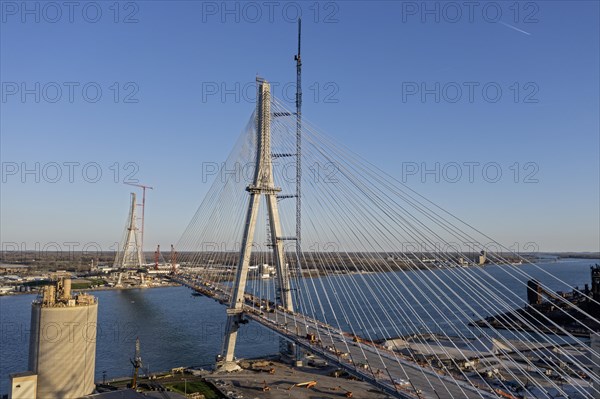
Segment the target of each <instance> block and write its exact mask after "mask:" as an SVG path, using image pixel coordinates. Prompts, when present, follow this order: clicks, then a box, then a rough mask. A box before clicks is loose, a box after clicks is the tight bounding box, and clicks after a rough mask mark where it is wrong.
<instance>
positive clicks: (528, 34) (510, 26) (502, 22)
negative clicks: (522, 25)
mask: <svg viewBox="0 0 600 399" xmlns="http://www.w3.org/2000/svg"><path fill="white" fill-rule="evenodd" d="M499 22H500V23H501V24H502V25H504V26H507V27H509V28H511V29H514V30H516V31H517V32H521V33H524V34H526V35H527V36H531V33H529V32H525V31H524V30H522V29H519V28H517V27H516V26H512V25H511V24H507V23H506V22H504V21H499Z"/></svg>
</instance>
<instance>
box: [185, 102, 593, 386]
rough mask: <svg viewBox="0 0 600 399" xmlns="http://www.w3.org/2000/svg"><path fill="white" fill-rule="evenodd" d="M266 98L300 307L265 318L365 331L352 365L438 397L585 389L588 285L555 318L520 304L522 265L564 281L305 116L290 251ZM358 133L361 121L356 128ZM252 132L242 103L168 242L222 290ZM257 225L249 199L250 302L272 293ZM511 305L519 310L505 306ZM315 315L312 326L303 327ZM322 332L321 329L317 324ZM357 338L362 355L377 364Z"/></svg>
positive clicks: (280, 151)
mask: <svg viewBox="0 0 600 399" xmlns="http://www.w3.org/2000/svg"><path fill="white" fill-rule="evenodd" d="M271 108H272V114H273V118H272V126H271V140H272V141H271V151H272V163H273V171H274V179H275V183H276V185H278V186H280V187H281V189H282V191H281V193H280V196H279V200H278V201H279V212H280V217H281V226H282V229H283V232H284V235H285V236H286V238H285V240H286V241H285V256H286V262H287V264H288V267H289V270H290V271H291V279H292V281H291V286H292V290H293V292H294V295H293V301H294V302H295V303H294V306H295V308H296V310H297V312H296V313H297V314H298V315H301V317H303V318H304V320H303V323H301V324H299V323H298V321H297V319H296V318H295V317H289V319H288V316H286V315H285V313H283V314H282V315H281V316H277V317H283V318H284V320H277V321H278V322H282V323H288V322H289V323H292V325H290V328H295V329H302V328H304V329H305V330H306V331H305V333H309V332H310V331H316V332H317V334H318V335H319V336H318V337H317V341H318V342H325V341H326V340H327V339H329V340H330V341H332V337H333V336H334V335H336V334H337V335H339V334H340V332H343V333H344V334H347V335H348V336H350V337H354V340H355V341H359V342H360V341H362V342H366V343H368V345H366V346H365V345H363V346H360V347H359V348H360V356H361V358H357V355H356V353H357V352H356V351H354V352H353V353H354V355H353V357H352V359H351V360H352V364H354V367H360V366H365V365H366V367H367V369H368V370H370V372H371V373H372V375H373V378H389V379H390V380H392V379H393V378H392V376H391V374H390V369H391V367H392V365H393V366H394V367H396V368H398V369H400V370H402V372H403V374H404V376H403V378H406V379H407V380H409V381H410V382H411V384H412V385H413V388H415V390H416V389H423V390H425V389H428V390H430V391H434V392H436V395H438V397H465V396H472V395H473V392H479V393H477V394H476V395H475V396H482V395H483V394H482V393H481V392H486V391H487V392H494V393H497V392H498V390H499V389H500V390H502V391H504V392H511V393H518V394H519V395H527V396H533V397H548V396H551V397H552V396H557V395H562V396H564V397H590V395H592V394H594V393H597V392H599V389H600V388H599V387H600V376H598V375H596V374H594V372H593V367H598V366H600V365H599V364H597V363H594V360H593V359H594V357H593V355H596V356H598V353H597V352H595V351H594V350H592V349H590V348H588V349H587V350H582V347H583V346H582V345H585V344H586V343H587V338H585V337H584V338H582V337H581V336H580V335H583V336H585V335H590V334H594V330H595V329H597V328H598V327H600V321H599V319H600V316H599V314H598V310H597V309H600V303H598V301H597V300H595V299H594V298H593V297H592V295H591V294H589V292H584V291H577V295H578V298H579V301H578V302H577V303H578V304H586V307H584V306H578V305H576V304H574V303H572V302H570V301H569V299H567V298H563V297H560V296H558V297H556V298H555V301H556V302H557V303H558V306H555V307H556V309H555V312H557V313H559V314H560V316H561V318H562V319H563V320H565V322H563V323H560V324H559V323H557V322H556V320H555V318H550V317H549V316H548V314H547V313H546V312H543V311H542V310H540V309H539V308H538V307H534V306H529V305H527V303H526V302H525V301H524V298H525V296H526V294H527V292H528V288H527V282H528V281H529V280H531V279H533V277H532V276H531V274H530V273H528V272H527V270H530V271H535V272H536V274H541V275H542V276H544V280H545V281H544V283H543V284H542V283H540V287H542V289H544V290H550V287H549V284H551V285H553V286H560V287H562V289H564V290H567V289H570V288H572V287H569V285H568V284H567V283H566V282H565V281H562V280H561V279H559V278H558V277H556V276H554V275H552V274H551V273H550V272H549V271H548V270H546V269H545V268H544V267H542V266H539V265H536V264H534V263H532V262H530V261H529V260H528V258H525V257H522V256H521V255H519V254H516V253H513V252H512V251H510V250H509V249H508V248H506V247H505V246H503V245H501V244H500V243H497V242H496V241H494V240H493V239H491V238H490V237H488V236H486V235H485V234H484V233H482V232H480V231H479V230H477V229H475V228H474V227H472V226H470V225H469V224H467V223H466V222H464V221H462V220H461V219H459V218H458V217H456V216H454V215H452V214H451V213H450V212H448V211H446V210H444V209H442V208H441V207H439V206H438V205H436V204H435V203H433V202H432V201H430V200H428V199H426V198H424V197H423V196H421V195H419V194H418V193H417V192H415V191H414V190H412V189H410V188H409V187H408V186H406V185H404V184H402V183H401V182H399V181H398V180H396V179H395V178H394V177H393V176H391V175H389V174H387V173H385V172H383V171H381V170H379V169H378V168H377V167H375V166H374V165H373V164H372V163H370V162H368V161H367V160H365V159H363V158H361V157H360V156H358V155H357V154H355V153H354V152H352V151H351V150H350V149H348V148H347V147H346V146H344V145H343V144H342V143H339V142H336V141H335V140H334V139H332V138H331V137H328V136H326V135H325V134H323V133H322V132H320V131H319V129H317V128H316V127H315V126H314V125H312V124H311V123H310V122H309V121H307V120H306V119H303V123H302V148H303V150H302V159H301V163H302V165H303V167H304V169H303V171H302V192H301V199H302V251H301V252H299V256H298V254H297V253H296V248H295V241H294V239H293V238H294V237H293V235H294V232H295V231H296V219H295V218H296V212H295V202H294V200H293V198H294V197H295V196H294V195H295V194H296V192H295V184H296V181H295V178H296V169H295V168H296V162H297V160H296V159H295V150H296V138H297V136H296V128H297V125H296V118H295V116H294V113H293V111H291V110H289V109H288V107H287V105H286V104H285V103H283V102H281V101H279V100H278V99H275V98H273V99H272V105H271ZM369 134H374V132H365V135H369ZM256 140H257V138H256V126H255V116H254V114H253V115H252V116H251V117H250V119H249V121H248V124H247V125H246V128H245V129H244V130H243V131H242V133H241V135H240V137H239V138H238V140H237V142H236V144H235V146H234V148H233V150H232V151H231V153H230V155H229V157H228V158H227V160H226V161H225V162H224V163H223V164H222V165H221V167H220V169H219V170H218V171H216V174H215V176H214V182H213V184H212V185H211V187H210V188H209V190H208V192H207V194H206V196H205V197H204V199H203V200H202V203H201V205H200V206H199V208H198V210H197V212H196V214H195V215H194V217H193V218H192V220H191V221H190V223H189V225H188V226H187V228H186V229H185V231H184V233H183V234H182V237H181V239H180V240H179V242H178V244H177V248H178V251H179V259H180V262H181V264H182V266H184V267H185V268H189V270H193V271H194V273H195V274H196V275H197V276H198V278H199V279H201V281H202V282H203V284H206V285H214V286H220V287H225V289H226V290H227V289H229V290H230V289H231V286H232V284H231V282H232V280H233V278H234V276H235V269H236V267H237V261H238V256H239V250H240V240H241V236H242V230H243V224H244V217H245V212H246V209H247V205H248V199H249V195H248V193H246V191H245V188H246V187H247V186H248V185H249V184H250V183H251V182H252V176H253V171H254V162H255V155H256ZM270 234H271V233H270V231H269V224H268V220H267V211H266V206H265V204H261V207H260V209H259V217H258V224H257V226H256V233H255V237H254V242H253V254H252V257H251V265H252V266H251V270H250V272H249V273H250V274H249V280H248V283H247V287H246V292H247V294H248V296H249V297H250V298H252V301H251V302H252V306H253V307H254V308H255V309H256V310H257V311H258V312H268V311H269V309H271V308H273V307H276V306H277V298H276V293H277V286H276V282H275V281H276V279H274V278H272V274H273V270H272V269H271V268H270V267H269V266H272V265H274V259H273V257H272V251H271V248H270V247H269V244H268V243H269V241H270V240H269V235H270ZM483 243H487V244H483ZM489 243H493V244H494V247H495V248H496V250H495V251H489V252H487V253H485V258H486V265H478V259H479V258H478V256H479V251H481V250H483V249H485V248H486V246H487V247H489ZM465 248H467V250H466V251H465V250H464V249H465ZM515 261H518V263H519V264H518V265H516V264H514V263H515ZM229 294H231V292H229ZM524 306H526V307H527V308H528V313H523V312H515V310H516V309H520V308H523V307H524ZM531 315H533V316H531ZM490 316H495V317H494V318H493V320H492V319H490ZM567 322H568V323H567ZM318 323H324V324H323V325H325V326H326V330H323V328H320V329H319V328H316V327H317V324H318ZM566 324H569V328H566V327H565V326H566ZM311 325H314V327H315V329H314V330H310V328H309V326H311ZM321 327H322V325H321ZM515 327H518V328H515ZM549 329H551V330H552V331H553V334H548V330H549ZM309 330H310V331H309ZM323 331H327V333H326V335H329V338H328V337H325V336H321V335H323V334H324V333H323ZM573 331H578V332H580V333H581V334H574V333H573ZM394 338H395V339H394ZM349 342H350V343H349ZM351 342H352V341H351V340H346V341H345V344H344V345H345V346H346V347H345V348H340V349H341V350H342V351H346V352H351V351H350V349H351V348H350V347H349V345H351ZM366 351H371V352H372V353H375V354H376V356H375V358H376V359H377V361H376V363H377V364H374V360H373V359H374V358H373V357H372V356H367V353H366ZM582 351H583V352H582ZM596 359H597V357H596ZM407 362H408V363H407ZM410 364H418V365H419V367H420V368H419V369H418V370H420V371H419V373H421V375H422V376H423V377H424V379H423V381H426V383H425V384H426V385H427V386H421V387H417V386H414V384H413V382H412V381H411V375H414V371H410V370H409V369H410V367H411V366H410ZM359 365H360V366H359ZM469 365H470V366H469ZM382 369H383V371H382ZM411 370H412V369H411ZM488 372H489V373H488ZM411 373H412V374H411ZM394 384H395V383H394ZM452 385H453V386H452ZM450 386H452V387H451V388H452V389H451V388H450ZM440 387H443V388H441V389H444V390H443V391H441V390H440ZM471 388H477V389H478V390H476V391H473V390H470V389H471ZM440 395H441V396H440ZM482 397H483V396H482Z"/></svg>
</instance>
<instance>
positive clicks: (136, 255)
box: [113, 193, 144, 270]
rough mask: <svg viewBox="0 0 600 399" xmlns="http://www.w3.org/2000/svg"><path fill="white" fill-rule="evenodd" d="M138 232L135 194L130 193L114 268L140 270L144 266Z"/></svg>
mask: <svg viewBox="0 0 600 399" xmlns="http://www.w3.org/2000/svg"><path fill="white" fill-rule="evenodd" d="M142 251H143V249H142V241H141V235H140V230H139V229H138V227H137V203H136V196H135V193H131V208H130V209H129V217H128V219H127V227H125V236H124V237H123V242H122V244H121V248H120V251H117V255H116V256H115V262H114V265H113V266H114V267H116V268H118V269H120V270H122V269H141V268H142V266H143V264H144V260H143V259H144V258H143V252H142Z"/></svg>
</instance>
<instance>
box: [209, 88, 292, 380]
mask: <svg viewBox="0 0 600 399" xmlns="http://www.w3.org/2000/svg"><path fill="white" fill-rule="evenodd" d="M256 83H257V89H258V90H257V91H258V92H257V103H256V134H257V140H256V162H255V163H256V167H255V170H254V179H253V182H252V184H250V185H249V186H248V187H247V188H246V191H248V192H249V193H250V200H249V202H248V211H247V213H246V222H245V225H244V233H243V234H244V235H243V237H242V246H241V249H240V257H239V261H238V268H237V273H236V276H235V280H234V282H233V293H232V296H231V302H230V304H229V308H228V309H227V324H226V327H225V336H224V342H223V352H222V354H221V357H220V359H218V361H217V368H218V369H221V370H225V371H233V370H236V369H238V368H239V366H238V365H237V364H236V363H235V361H234V351H235V343H236V340H237V333H238V329H239V326H240V324H242V323H244V322H245V320H244V318H243V306H244V299H245V298H244V290H245V288H246V280H247V277H248V267H249V266H250V256H251V253H252V241H253V239H254V230H255V228H256V220H257V216H258V209H259V206H260V200H261V197H263V196H264V197H265V200H266V205H267V212H268V223H269V230H270V232H271V234H270V235H269V240H270V248H271V250H272V251H273V259H274V260H275V267H276V270H277V279H278V281H277V282H278V291H279V292H278V297H279V298H280V301H281V306H282V307H283V308H284V309H285V310H286V311H289V312H293V311H294V306H293V303H292V294H291V291H290V273H289V269H288V266H287V265H286V263H285V258H284V249H283V241H284V239H285V238H284V237H283V236H282V234H281V233H282V231H281V222H280V219H279V210H278V207H277V193H279V192H280V191H281V188H279V187H276V186H275V183H274V180H273V161H272V154H271V86H270V84H269V83H268V82H267V81H265V80H263V79H261V78H257V79H256Z"/></svg>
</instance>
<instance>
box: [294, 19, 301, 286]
mask: <svg viewBox="0 0 600 399" xmlns="http://www.w3.org/2000/svg"><path fill="white" fill-rule="evenodd" d="M301 35H302V19H298V54H296V56H295V57H294V59H295V60H296V278H300V277H302V274H301V272H302V270H301V267H300V257H301V256H302V246H301V242H302V241H301V232H302V198H301V194H300V191H301V188H302V59H301V57H300V39H301Z"/></svg>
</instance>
